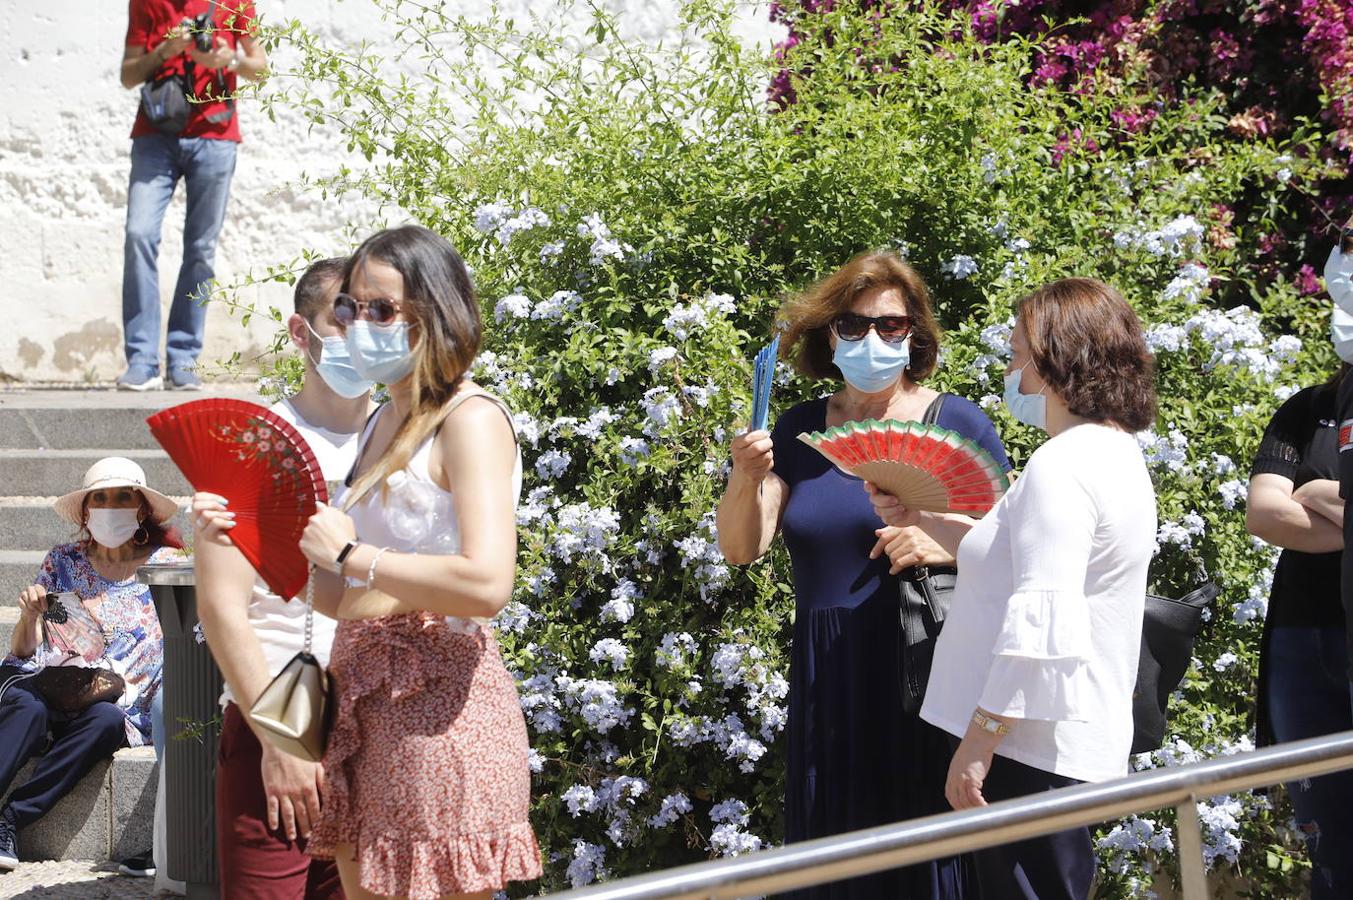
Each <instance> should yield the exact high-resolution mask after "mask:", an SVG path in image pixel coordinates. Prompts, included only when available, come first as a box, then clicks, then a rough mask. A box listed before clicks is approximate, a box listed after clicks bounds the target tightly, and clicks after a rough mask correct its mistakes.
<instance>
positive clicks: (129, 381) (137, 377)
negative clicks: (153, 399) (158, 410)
mask: <svg viewBox="0 0 1353 900" xmlns="http://www.w3.org/2000/svg"><path fill="white" fill-rule="evenodd" d="M117 389H118V390H119V391H162V390H164V379H163V378H161V377H160V376H159V375H156V374H154V373H152V372H147V371H145V370H144V369H128V370H127V371H125V372H123V373H122V375H120V376H119V377H118V380H117Z"/></svg>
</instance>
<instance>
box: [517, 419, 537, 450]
mask: <svg viewBox="0 0 1353 900" xmlns="http://www.w3.org/2000/svg"><path fill="white" fill-rule="evenodd" d="M512 428H513V430H514V431H516V432H517V439H518V440H519V441H521V442H522V443H524V444H530V445H531V446H532V447H534V446H535V445H536V444H537V443H539V442H540V423H539V422H537V421H536V420H535V419H534V418H532V417H531V414H530V413H525V412H519V413H513V414H512Z"/></svg>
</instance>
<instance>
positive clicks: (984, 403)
mask: <svg viewBox="0 0 1353 900" xmlns="http://www.w3.org/2000/svg"><path fill="white" fill-rule="evenodd" d="M1000 402H1001V398H1000V397H998V396H996V395H995V394H983V395H982V399H980V400H978V401H977V405H978V406H980V407H982V408H983V409H991V408H992V407H993V406H996V405H998V404H999V403H1000Z"/></svg>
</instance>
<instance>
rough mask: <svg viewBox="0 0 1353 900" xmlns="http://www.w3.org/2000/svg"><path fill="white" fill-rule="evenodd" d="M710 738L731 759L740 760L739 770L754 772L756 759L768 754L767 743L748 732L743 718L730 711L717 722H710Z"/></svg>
mask: <svg viewBox="0 0 1353 900" xmlns="http://www.w3.org/2000/svg"><path fill="white" fill-rule="evenodd" d="M709 729H710V739H711V740H712V741H714V743H716V744H718V745H719V747H720V748H721V749H722V750H723V753H724V756H725V757H726V758H727V759H729V760H738V761H739V762H738V770H739V771H742V772H749V773H750V772H753V771H755V770H756V761H757V760H758V759H760V758H761V757H763V756H765V755H766V745H765V744H763V743H761V742H760V741H758V740H757V739H756V738H754V737H752V736H751V735H750V734H748V733H747V728H746V726H744V725H743V724H742V719H741V718H739V717H738V716H737V715H736V714H734V713H729V714H728V715H726V716H724V717H723V719H721V720H720V721H717V722H710V723H709Z"/></svg>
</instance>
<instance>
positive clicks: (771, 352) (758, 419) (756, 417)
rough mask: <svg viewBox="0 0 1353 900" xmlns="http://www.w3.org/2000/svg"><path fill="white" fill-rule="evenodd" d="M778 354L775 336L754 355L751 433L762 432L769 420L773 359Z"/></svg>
mask: <svg viewBox="0 0 1353 900" xmlns="http://www.w3.org/2000/svg"><path fill="white" fill-rule="evenodd" d="M779 352H780V336H779V335H778V334H777V335H776V336H775V339H774V340H772V341H771V342H770V343H769V344H767V345H766V346H765V347H762V348H761V352H760V353H758V354H757V355H756V364H755V366H754V371H755V375H754V376H753V378H752V431H764V430H765V428H766V425H767V424H768V422H769V419H770V388H771V383H772V382H773V381H774V379H775V357H776V355H777V354H778V353H779Z"/></svg>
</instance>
